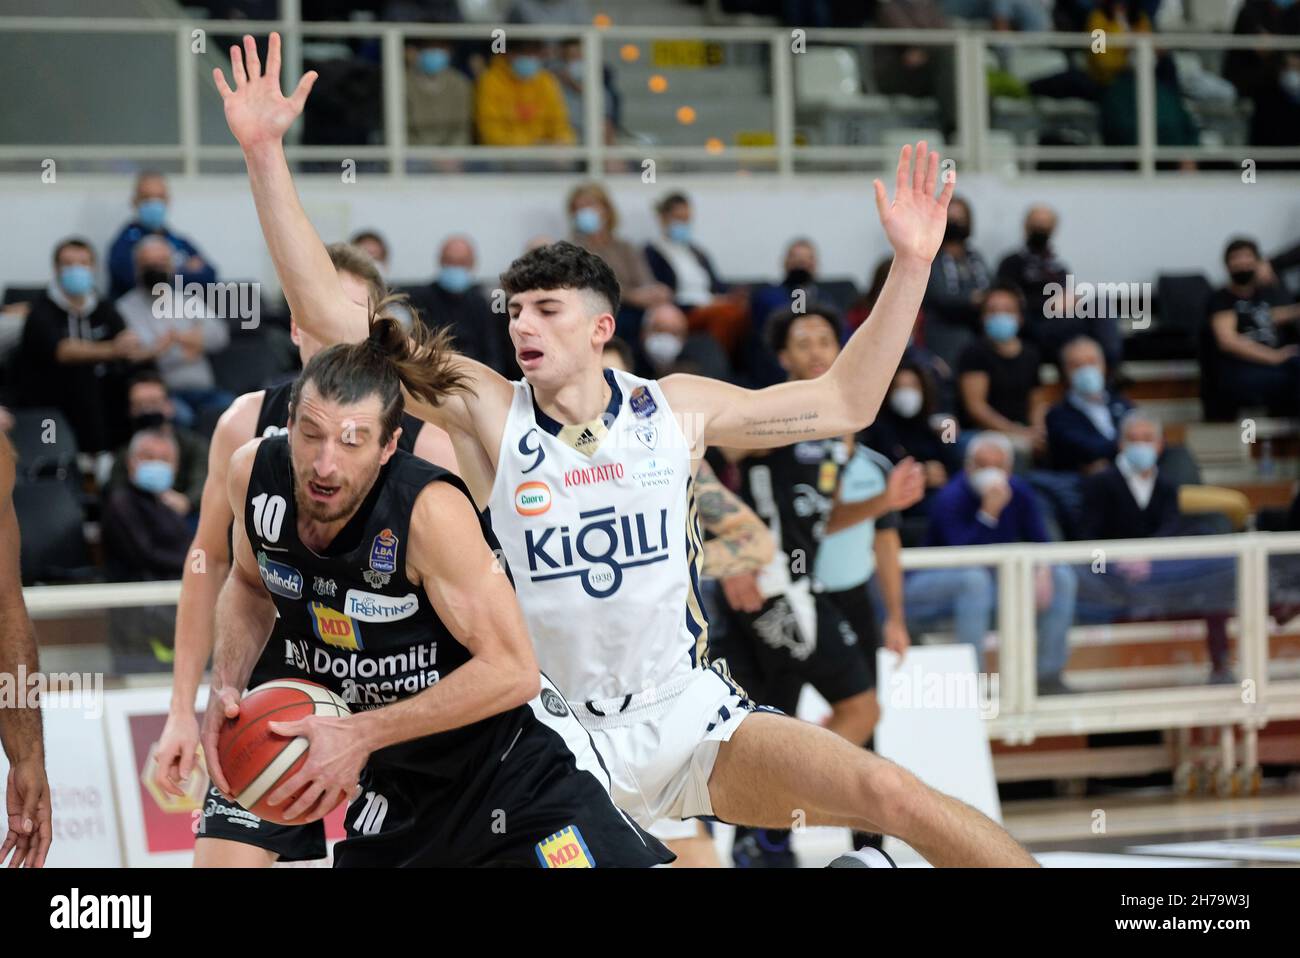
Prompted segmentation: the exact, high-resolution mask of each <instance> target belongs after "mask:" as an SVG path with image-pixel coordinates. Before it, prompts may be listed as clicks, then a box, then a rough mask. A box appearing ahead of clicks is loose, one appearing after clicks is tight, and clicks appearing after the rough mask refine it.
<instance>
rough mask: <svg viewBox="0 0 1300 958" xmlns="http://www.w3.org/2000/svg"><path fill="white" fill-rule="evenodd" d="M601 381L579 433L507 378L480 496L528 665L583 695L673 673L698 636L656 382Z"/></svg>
mask: <svg viewBox="0 0 1300 958" xmlns="http://www.w3.org/2000/svg"><path fill="white" fill-rule="evenodd" d="M605 378H606V381H607V382H608V383H609V385H610V390H611V393H612V395H611V398H610V403H609V407H608V408H607V410H606V412H605V415H604V416H603V417H602V420H601V422H598V423H594V424H591V425H589V426H586V427H574V426H561V424H560V423H558V422H556V421H555V420H554V419H552V418H551V417H550V416H548V415H546V413H544V412H542V411H541V409H540V408H538V407H537V406H536V404H535V402H534V399H533V392H532V388H531V387H530V386H529V385H528V383H527V382H526V381H522V380H521V381H519V382H515V383H513V384H512V385H513V386H514V391H515V392H514V399H513V401H512V403H511V405H510V415H509V417H508V419H507V420H506V426H505V430H504V433H503V435H502V437H501V449H500V452H499V454H498V458H497V471H496V480H495V482H494V483H493V485H492V495H491V498H490V499H489V507H490V509H491V513H492V529H493V531H494V532H495V533H496V536H497V538H498V539H499V540H500V542H501V547H502V550H503V551H504V552H505V556H506V560H507V562H508V563H509V566H510V572H511V575H512V576H513V577H514V583H515V591H516V592H517V593H518V595H519V604H520V605H521V606H522V607H523V612H524V617H525V618H526V620H527V622H528V628H529V631H530V633H531V634H532V638H533V644H534V646H535V647H536V650H537V658H538V662H539V664H540V665H541V668H542V670H543V671H544V672H546V673H547V675H549V676H550V677H551V679H552V680H553V681H554V682H555V683H556V684H557V685H558V686H559V687H560V688H561V689H563V690H564V693H565V694H566V695H568V696H570V697H572V698H575V699H579V700H583V701H592V700H598V699H599V700H603V699H610V698H614V697H617V696H622V695H629V694H632V693H636V692H639V691H641V690H643V689H647V688H650V687H652V686H658V685H662V684H664V683H665V682H668V681H670V680H672V679H675V678H678V677H681V676H683V675H685V674H687V673H689V671H690V670H691V669H692V668H694V667H696V666H697V665H699V664H701V660H702V659H703V657H704V652H705V648H706V645H707V642H708V623H707V620H706V619H705V616H704V606H703V601H702V599H701V595H700V571H701V567H702V564H703V551H704V550H703V545H702V541H703V540H702V538H701V535H700V526H699V517H698V514H697V512H696V509H695V496H694V482H693V478H692V475H691V457H690V449H689V447H688V445H687V442H686V437H685V436H684V435H683V433H682V431H681V427H680V426H679V425H678V423H677V420H676V419H675V417H674V416H673V414H672V411H671V410H670V409H669V408H668V403H667V401H666V400H665V399H664V394H663V391H662V390H661V389H660V388H659V385H658V383H655V382H653V381H651V380H647V379H641V378H639V377H636V376H632V375H629V374H627V373H623V372H617V371H614V370H609V369H607V370H605ZM602 423H603V424H604V427H605V428H603V429H602V428H601V425H602ZM562 430H563V432H564V435H565V436H567V437H569V439H568V440H566V438H562V436H561V432H562ZM579 449H583V450H585V451H579Z"/></svg>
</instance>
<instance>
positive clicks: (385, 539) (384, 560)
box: [370, 529, 397, 575]
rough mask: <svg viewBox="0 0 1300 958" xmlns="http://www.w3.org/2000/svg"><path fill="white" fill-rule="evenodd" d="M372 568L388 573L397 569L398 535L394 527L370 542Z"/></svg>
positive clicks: (390, 573)
mask: <svg viewBox="0 0 1300 958" xmlns="http://www.w3.org/2000/svg"><path fill="white" fill-rule="evenodd" d="M370 568H371V569H373V570H374V571H375V572H382V573H384V574H386V575H392V574H393V573H394V572H396V571H397V536H395V535H393V530H392V529H385V530H384V531H383V532H381V533H379V535H377V536H375V538H374V541H373V542H371V543H370Z"/></svg>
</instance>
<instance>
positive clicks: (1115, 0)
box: [1084, 0, 1151, 86]
mask: <svg viewBox="0 0 1300 958" xmlns="http://www.w3.org/2000/svg"><path fill="white" fill-rule="evenodd" d="M1084 29H1085V30H1087V32H1088V33H1089V34H1091V35H1092V36H1094V37H1095V36H1097V31H1098V30H1100V31H1102V36H1103V37H1104V39H1105V41H1106V45H1105V47H1104V48H1103V49H1102V51H1101V52H1100V53H1095V52H1090V53H1089V54H1088V73H1089V74H1090V75H1091V76H1092V78H1093V79H1094V80H1096V81H1097V83H1099V84H1100V85H1101V86H1108V85H1109V84H1110V82H1111V81H1112V80H1114V79H1115V77H1117V76H1119V75H1120V74H1121V73H1123V72H1124V71H1125V70H1126V69H1127V68H1128V63H1129V48H1128V47H1121V46H1116V45H1112V44H1111V43H1110V40H1111V39H1112V38H1113V37H1116V36H1119V35H1120V34H1121V33H1150V32H1151V20H1150V19H1149V18H1148V17H1147V15H1146V14H1145V13H1143V12H1142V11H1141V10H1139V9H1138V8H1137V6H1136V4H1129V3H1125V2H1123V0H1111V2H1106V3H1102V4H1101V5H1100V6H1098V7H1097V8H1096V9H1094V10H1093V11H1092V13H1090V14H1089V15H1088V22H1087V24H1086V26H1085V27H1084ZM1094 46H1095V44H1094Z"/></svg>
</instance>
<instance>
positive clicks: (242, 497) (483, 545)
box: [203, 316, 673, 867]
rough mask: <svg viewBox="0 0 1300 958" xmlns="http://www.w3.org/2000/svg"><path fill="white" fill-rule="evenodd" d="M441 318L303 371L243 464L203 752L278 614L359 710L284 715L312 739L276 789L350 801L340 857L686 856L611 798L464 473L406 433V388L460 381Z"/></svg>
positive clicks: (292, 641) (213, 764) (232, 710)
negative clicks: (412, 443) (282, 429)
mask: <svg viewBox="0 0 1300 958" xmlns="http://www.w3.org/2000/svg"><path fill="white" fill-rule="evenodd" d="M452 355H453V354H452V353H451V351H450V349H449V347H448V340H447V338H446V337H445V335H444V334H437V335H435V334H432V333H430V332H428V331H427V330H426V329H425V328H424V327H423V326H421V325H419V324H416V327H415V329H414V330H413V335H412V337H411V338H410V339H408V337H407V334H406V333H405V332H404V331H403V330H402V328H401V326H400V325H399V324H398V322H397V321H396V320H395V319H392V318H391V317H387V316H384V317H379V318H377V319H376V318H373V317H372V323H371V332H370V336H369V338H368V339H366V340H365V341H363V342H361V343H357V344H349V345H338V346H333V347H331V348H329V349H327V350H324V351H323V352H321V353H318V354H317V355H316V357H315V358H314V359H313V360H312V361H311V362H310V363H308V365H307V368H306V369H305V370H304V371H303V373H302V376H301V377H299V379H298V381H297V383H296V384H295V385H294V389H293V393H292V396H291V400H290V417H289V432H288V435H287V436H276V437H273V438H268V439H256V440H253V441H252V442H250V443H248V444H247V445H245V446H244V447H242V448H241V449H240V450H239V451H238V452H237V453H235V456H234V458H233V459H232V461H231V464H230V477H229V482H228V491H229V495H230V505H231V510H232V512H235V513H236V514H238V515H240V516H241V521H239V522H236V524H235V534H234V545H233V564H232V568H231V574H230V577H229V578H228V579H227V581H226V584H225V585H224V586H223V587H222V591H221V595H220V598H219V599H218V603H217V614H216V633H217V635H216V649H215V652H214V656H213V677H212V688H213V692H212V696H211V698H210V700H209V707H208V710H207V714H206V715H205V718H204V725H203V743H204V754H205V758H206V760H207V763H208V768H209V771H210V772H211V775H212V780H213V781H214V782H215V783H216V784H217V786H218V787H219V788H220V789H221V791H222V793H223V794H229V792H230V789H229V786H228V784H227V782H226V779H225V777H224V775H223V773H222V770H221V768H220V764H219V760H218V753H217V747H216V739H217V734H218V731H219V729H220V728H221V725H222V722H223V720H224V719H227V718H234V717H235V716H237V715H238V713H239V695H240V690H241V689H243V688H244V687H245V686H246V685H247V683H248V681H249V677H250V675H251V674H252V670H253V667H254V664H255V663H256V661H257V658H258V656H259V655H260V654H261V650H262V646H263V645H264V644H265V642H266V640H267V637H268V636H269V635H270V633H271V631H272V628H273V626H274V625H275V621H276V617H277V615H278V617H279V620H280V625H279V639H280V640H281V641H282V642H283V643H284V645H285V647H286V648H291V649H293V654H294V658H295V660H296V661H297V662H298V664H299V665H300V667H301V669H302V671H303V673H304V674H305V676H306V677H307V678H310V679H312V680H314V681H317V682H319V683H321V684H323V685H326V686H327V687H329V688H331V689H332V690H333V691H334V692H336V693H337V694H339V695H340V696H342V697H343V699H344V700H345V701H346V702H348V704H349V705H350V706H351V707H352V709H353V711H352V714H350V715H348V716H346V717H343V718H337V719H336V718H318V717H313V718H309V719H305V720H303V721H297V722H275V723H271V726H270V728H271V730H272V731H273V732H276V733H278V734H282V735H286V736H303V737H305V738H306V739H307V740H308V741H309V743H310V749H309V751H308V752H307V760H306V762H305V763H304V766H303V768H302V769H301V770H300V771H299V772H297V773H296V774H294V775H293V776H291V777H290V778H289V779H288V780H287V781H286V782H283V783H281V784H279V785H277V787H276V788H275V789H273V791H272V792H271V793H270V795H269V796H268V798H267V801H268V802H269V803H270V804H271V805H272V806H275V807H278V808H282V809H283V810H284V811H283V814H284V816H285V817H287V818H291V819H298V818H299V817H304V818H305V819H306V820H319V819H320V818H321V817H322V816H324V815H325V814H327V813H328V812H329V811H330V810H331V809H332V808H334V807H335V806H336V805H338V804H339V802H341V801H343V800H344V799H345V798H349V797H351V798H354V799H355V800H354V801H353V802H352V804H351V806H350V807H349V809H348V815H347V827H348V837H347V839H346V840H345V841H343V842H342V843H341V844H340V845H339V846H338V847H337V848H336V849H335V864H336V865H338V866H342V867H347V866H382V865H387V866H407V865H453V866H489V865H511V866H531V867H538V866H540V867H574V866H587V867H591V866H650V865H654V864H660V863H665V862H668V861H671V860H672V857H673V856H672V854H671V853H670V852H669V851H668V850H667V849H666V848H665V847H664V846H663V845H661V844H660V843H659V842H658V841H657V840H656V839H654V838H652V837H651V836H650V835H649V834H647V833H645V832H643V831H642V830H641V829H640V828H638V827H637V826H636V825H635V824H633V822H632V821H631V819H630V818H628V817H627V816H626V815H625V814H624V813H623V812H621V811H619V810H618V809H617V808H616V807H615V805H614V803H613V800H612V799H611V798H610V795H609V788H610V780H609V773H608V772H607V771H606V769H605V766H604V763H603V761H602V760H601V758H600V756H599V755H598V754H597V753H596V750H595V746H594V745H593V744H592V742H591V738H590V735H589V734H588V733H587V732H586V730H585V729H583V727H582V726H581V725H580V724H579V723H578V720H577V718H576V717H575V716H574V715H573V714H572V712H571V710H570V708H569V706H568V703H567V702H565V700H564V697H563V696H562V695H561V694H560V693H559V691H558V690H557V689H555V687H554V686H553V685H552V684H551V683H550V682H549V681H547V680H546V678H545V677H544V676H540V675H539V672H538V668H537V663H536V659H535V658H534V656H533V650H532V643H531V640H530V638H529V635H528V632H527V630H526V628H525V625H524V620H523V615H522V613H521V612H520V610H519V605H518V602H517V601H516V600H515V596H514V592H513V590H512V588H511V584H510V581H509V579H508V578H507V576H506V575H505V574H504V573H503V572H502V571H501V569H500V566H499V565H498V564H497V560H496V557H495V556H494V555H493V552H492V550H491V549H490V548H489V546H488V540H487V538H486V537H485V528H484V524H483V523H484V520H483V519H482V518H481V517H480V516H479V514H478V512H477V510H476V509H475V508H474V504H473V501H472V500H471V499H470V497H469V493H468V490H466V488H465V486H464V484H463V483H462V482H461V481H460V479H459V478H458V477H457V476H455V475H453V474H452V473H449V472H447V471H446V470H445V469H441V468H439V467H437V466H433V465H430V464H429V463H426V462H423V461H422V460H420V459H417V458H416V457H414V456H412V455H410V454H409V453H407V452H405V451H403V450H400V449H399V448H398V442H399V439H400V435H399V433H400V423H401V415H402V408H403V403H402V390H403V388H405V389H406V390H408V391H409V392H410V393H411V394H412V395H415V396H419V397H420V398H421V399H422V400H423V401H426V402H432V403H434V404H440V403H441V402H442V401H443V400H444V399H445V398H446V397H447V396H449V395H450V394H451V393H453V392H456V391H460V390H462V389H463V388H464V386H465V380H464V377H463V375H462V374H461V373H460V372H459V371H458V370H457V369H456V367H455V364H454V362H453V361H452Z"/></svg>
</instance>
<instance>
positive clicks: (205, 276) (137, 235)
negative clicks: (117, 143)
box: [108, 171, 217, 300]
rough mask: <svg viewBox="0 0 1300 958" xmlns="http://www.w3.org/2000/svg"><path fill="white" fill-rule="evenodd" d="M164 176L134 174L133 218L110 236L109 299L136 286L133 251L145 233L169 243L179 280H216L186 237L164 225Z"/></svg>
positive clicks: (215, 272)
mask: <svg viewBox="0 0 1300 958" xmlns="http://www.w3.org/2000/svg"><path fill="white" fill-rule="evenodd" d="M167 201H168V193H167V178H166V177H165V176H163V175H162V174H161V173H155V172H151V171H145V172H143V173H141V174H140V175H139V176H138V177H136V181H135V196H134V197H133V198H132V200H131V205H132V206H133V207H134V208H135V218H134V219H132V220H131V222H129V223H127V224H126V226H124V227H122V230H121V232H120V233H118V234H117V236H116V237H115V238H114V239H113V245H112V246H111V247H110V249H109V253H108V278H109V299H112V300H116V299H118V298H119V297H120V296H122V295H123V294H124V293H126V292H128V291H129V290H130V289H131V287H133V286H135V280H136V276H135V261H134V259H133V258H132V251H133V250H134V249H135V244H136V243H138V242H140V240H141V239H143V238H144V237H145V236H149V235H151V234H155V233H156V234H158V235H159V236H162V237H165V238H166V240H167V242H169V243H171V245H172V250H173V253H174V255H173V257H172V259H173V265H174V272H175V273H178V274H179V275H180V277H181V282H182V283H215V282H216V281H217V271H216V269H215V268H214V267H213V266H212V264H211V263H209V262H208V260H207V258H206V257H204V256H203V255H202V254H201V253H200V252H199V248H198V247H197V246H195V245H194V244H193V243H191V242H190V241H189V240H188V239H187V238H186V237H184V236H181V235H180V234H179V233H174V232H172V230H171V229H169V228H168V226H167Z"/></svg>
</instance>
